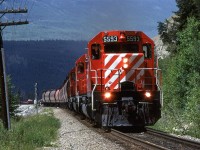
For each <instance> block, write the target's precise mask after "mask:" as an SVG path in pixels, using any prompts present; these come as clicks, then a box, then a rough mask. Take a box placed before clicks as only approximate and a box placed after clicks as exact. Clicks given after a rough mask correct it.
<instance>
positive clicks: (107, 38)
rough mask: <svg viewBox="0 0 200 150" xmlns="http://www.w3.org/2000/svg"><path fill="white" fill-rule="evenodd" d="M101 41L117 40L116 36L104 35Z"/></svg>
mask: <svg viewBox="0 0 200 150" xmlns="http://www.w3.org/2000/svg"><path fill="white" fill-rule="evenodd" d="M103 42H117V36H104V37H103Z"/></svg>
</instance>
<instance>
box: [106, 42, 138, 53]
mask: <svg viewBox="0 0 200 150" xmlns="http://www.w3.org/2000/svg"><path fill="white" fill-rule="evenodd" d="M104 51H105V53H138V51H139V50H138V45H137V44H127V43H126V44H121V43H115V44H113V43H112V44H105V45H104Z"/></svg>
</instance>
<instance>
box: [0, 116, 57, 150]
mask: <svg viewBox="0 0 200 150" xmlns="http://www.w3.org/2000/svg"><path fill="white" fill-rule="evenodd" d="M0 125H1V126H0V149H3V150H31V149H35V148H37V147H43V146H51V142H52V141H54V140H55V139H56V137H57V130H58V129H59V127H60V122H59V120H58V119H56V118H55V117H54V116H53V113H52V112H48V113H45V114H40V115H36V116H31V117H27V118H22V119H20V121H18V122H16V121H14V120H12V124H11V126H12V129H11V130H10V131H6V130H4V129H3V127H2V123H1V124H0Z"/></svg>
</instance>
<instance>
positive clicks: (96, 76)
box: [91, 70, 98, 111]
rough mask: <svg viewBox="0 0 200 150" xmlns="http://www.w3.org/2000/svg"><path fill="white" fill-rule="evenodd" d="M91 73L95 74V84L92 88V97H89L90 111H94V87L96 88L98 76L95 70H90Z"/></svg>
mask: <svg viewBox="0 0 200 150" xmlns="http://www.w3.org/2000/svg"><path fill="white" fill-rule="evenodd" d="M91 71H94V72H95V84H94V87H93V89H92V95H91V98H92V111H96V109H94V90H95V89H96V86H97V78H98V75H97V70H91Z"/></svg>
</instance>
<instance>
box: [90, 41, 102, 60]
mask: <svg viewBox="0 0 200 150" xmlns="http://www.w3.org/2000/svg"><path fill="white" fill-rule="evenodd" d="M100 49H101V46H100V44H92V46H91V51H92V59H99V58H100Z"/></svg>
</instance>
